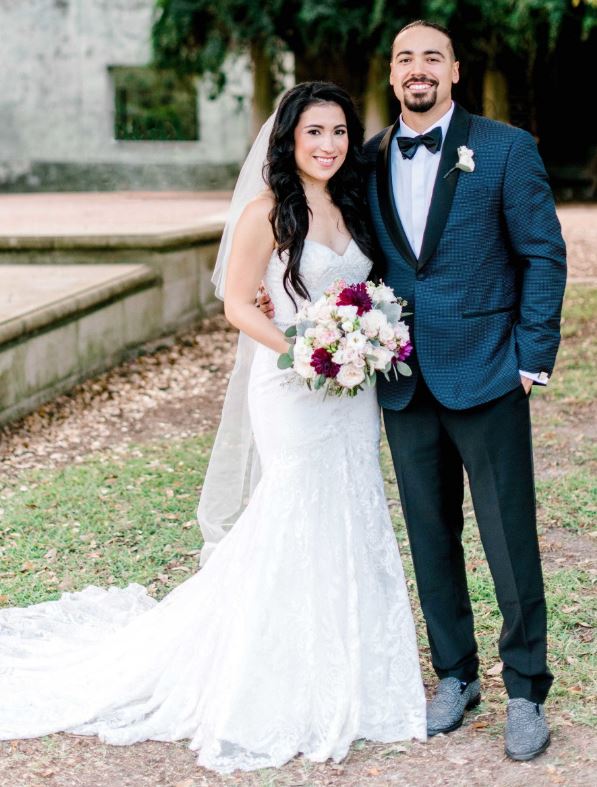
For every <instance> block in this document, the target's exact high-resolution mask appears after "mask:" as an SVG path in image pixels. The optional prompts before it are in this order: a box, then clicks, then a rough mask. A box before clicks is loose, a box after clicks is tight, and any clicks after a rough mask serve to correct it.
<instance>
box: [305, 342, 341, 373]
mask: <svg viewBox="0 0 597 787" xmlns="http://www.w3.org/2000/svg"><path fill="white" fill-rule="evenodd" d="M311 366H312V367H313V368H314V369H315V371H316V372H317V374H323V376H324V377H335V376H336V375H337V374H338V372H339V371H340V366H339V365H338V364H337V363H334V362H333V361H332V356H331V354H330V353H329V352H328V351H327V350H326V349H325V348H324V347H320V348H319V350H315V351H314V353H313V355H312V356H311Z"/></svg>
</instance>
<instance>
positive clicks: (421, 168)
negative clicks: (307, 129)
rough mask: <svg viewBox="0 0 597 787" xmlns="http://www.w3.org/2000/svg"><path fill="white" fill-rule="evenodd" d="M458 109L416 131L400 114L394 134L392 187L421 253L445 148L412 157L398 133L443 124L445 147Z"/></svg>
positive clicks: (542, 378) (541, 376) (535, 376)
mask: <svg viewBox="0 0 597 787" xmlns="http://www.w3.org/2000/svg"><path fill="white" fill-rule="evenodd" d="M453 113H454V102H452V104H451V105H450V109H449V110H448V111H447V112H446V113H445V115H442V117H441V118H440V119H439V120H438V121H437V122H435V123H434V124H433V125H432V126H429V128H426V129H424V131H422V132H418V131H414V130H413V129H412V128H410V126H407V125H406V123H405V122H404V118H403V117H402V115H401V116H400V125H399V127H398V131H397V132H396V134H395V135H394V137H393V138H392V142H391V147H390V166H391V169H392V189H393V191H394V201H395V203H396V208H397V210H398V215H399V216H400V221H401V222H402V226H403V227H404V232H405V234H406V237H407V240H408V242H409V243H410V247H411V249H412V250H413V251H414V253H415V255H416V256H417V257H418V256H419V255H420V254H421V246H422V244H423V234H424V232H425V225H426V224H427V215H428V213H429V206H430V205H431V196H432V194H433V187H434V185H435V179H436V177H437V170H438V168H439V162H440V158H441V151H438V152H437V153H431V152H430V151H429V150H427V148H426V147H425V145H419V147H418V148H417V150H416V152H415V155H414V156H413V157H412V158H411V159H408V158H403V156H402V153H401V152H400V149H399V147H398V144H397V142H396V138H397V137H417V136H419V133H421V134H427V133H428V132H429V131H431V129H433V128H436V127H437V126H439V127H440V128H441V130H442V147H443V145H444V142H445V139H446V134H447V133H448V126H449V125H450V121H451V120H452V115H453ZM520 374H522V375H524V376H525V377H528V378H530V379H531V380H534V381H535V382H537V383H540V384H542V385H545V384H546V383H547V380H548V378H547V375H546V373H545V372H539V373H535V372H523V371H521V372H520Z"/></svg>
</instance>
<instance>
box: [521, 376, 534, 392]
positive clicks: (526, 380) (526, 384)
mask: <svg viewBox="0 0 597 787" xmlns="http://www.w3.org/2000/svg"><path fill="white" fill-rule="evenodd" d="M520 382H521V383H522V387H523V388H524V392H525V393H526V395H527V396H528V395H529V394H530V393H531V388H532V387H533V381H532V380H531V378H530V377H525V376H524V374H521V375H520Z"/></svg>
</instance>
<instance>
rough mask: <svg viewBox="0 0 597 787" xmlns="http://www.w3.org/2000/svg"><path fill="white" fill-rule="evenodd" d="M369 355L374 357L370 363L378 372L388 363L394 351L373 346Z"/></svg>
mask: <svg viewBox="0 0 597 787" xmlns="http://www.w3.org/2000/svg"><path fill="white" fill-rule="evenodd" d="M369 355H371V356H373V358H374V360H373V361H372V362H371V365H372V366H373V368H374V369H375V370H376V371H378V372H380V371H383V370H384V369H385V368H386V366H387V365H388V364H389V363H390V361H391V360H392V356H393V355H394V353H393V352H391V351H390V350H386V348H385V347H373V348H372V349H371V352H370V353H369Z"/></svg>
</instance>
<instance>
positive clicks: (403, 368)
mask: <svg viewBox="0 0 597 787" xmlns="http://www.w3.org/2000/svg"><path fill="white" fill-rule="evenodd" d="M396 369H397V370H398V371H399V372H400V374H402V375H404V377H411V375H412V373H413V370H412V369H411V368H410V366H407V364H405V363H404V362H403V361H398V363H397V364H396Z"/></svg>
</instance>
